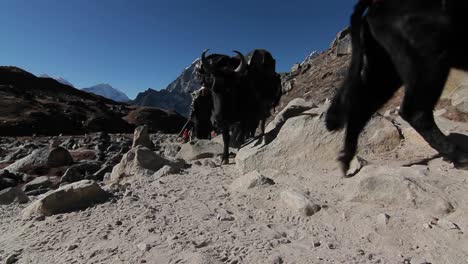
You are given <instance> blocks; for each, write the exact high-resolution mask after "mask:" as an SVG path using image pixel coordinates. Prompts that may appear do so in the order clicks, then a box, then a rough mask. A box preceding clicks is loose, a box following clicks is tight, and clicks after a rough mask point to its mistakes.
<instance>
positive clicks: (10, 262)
mask: <svg viewBox="0 0 468 264" xmlns="http://www.w3.org/2000/svg"><path fill="white" fill-rule="evenodd" d="M16 262H18V255H17V254H12V255H10V256H8V257H7V258H6V260H5V264H13V263H16Z"/></svg>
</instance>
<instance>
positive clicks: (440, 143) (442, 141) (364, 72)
mask: <svg viewBox="0 0 468 264" xmlns="http://www.w3.org/2000/svg"><path fill="white" fill-rule="evenodd" d="M366 10H367V13H366V14H364V13H365V12H366ZM467 14H468V1H466V0H361V1H359V2H358V3H357V4H356V6H355V10H354V13H353V15H352V17H351V38H352V50H353V53H352V59H351V65H350V67H349V72H348V76H347V79H346V81H345V82H344V83H343V85H342V87H341V88H340V89H339V91H338V92H337V94H336V95H335V97H334V98H333V100H332V104H331V106H330V108H329V110H328V112H327V115H326V126H327V128H328V129H329V130H330V131H336V130H339V129H341V128H343V127H344V126H345V125H346V136H345V143H344V149H343V150H342V152H341V154H340V156H339V158H338V160H339V162H340V163H341V166H342V170H343V172H344V173H346V171H347V170H348V169H349V164H350V162H351V160H352V159H353V157H354V155H355V153H356V150H357V143H358V137H359V134H360V133H361V131H362V129H363V128H364V126H365V125H366V124H367V122H368V120H369V119H370V117H371V116H372V115H373V114H374V113H375V112H376V111H377V110H378V109H379V108H380V107H381V106H382V105H383V104H385V102H387V101H388V100H389V99H390V98H391V97H392V95H393V94H394V93H395V91H397V89H398V88H399V87H400V86H401V85H404V86H405V96H404V99H403V102H402V105H401V108H400V115H401V116H402V117H403V118H404V119H405V120H406V121H407V122H408V123H409V124H410V125H411V126H412V127H413V128H414V129H415V130H416V131H417V132H418V133H419V134H420V135H421V136H423V137H424V139H425V140H426V141H427V142H428V143H429V144H430V145H431V147H433V148H434V149H435V150H437V151H438V152H439V153H440V154H441V155H442V156H443V157H445V158H447V159H448V160H450V161H452V162H454V164H455V165H456V166H458V165H463V164H466V163H467V162H468V154H467V153H465V152H463V151H462V150H461V149H459V148H458V147H457V145H456V144H454V143H453V142H451V141H450V140H449V138H448V137H447V136H446V135H444V134H443V133H442V132H441V131H440V129H439V128H438V127H437V125H436V124H435V122H434V116H433V109H434V106H435V105H436V103H437V101H438V99H439V97H440V95H441V93H442V90H443V87H444V84H445V82H446V80H447V76H448V73H449V70H450V68H458V69H462V70H468V51H467V47H468V41H467V35H466V29H467V27H468V16H467Z"/></svg>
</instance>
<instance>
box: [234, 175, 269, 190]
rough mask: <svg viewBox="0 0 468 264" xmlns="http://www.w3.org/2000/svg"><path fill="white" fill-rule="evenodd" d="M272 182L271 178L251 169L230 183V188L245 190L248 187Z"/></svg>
mask: <svg viewBox="0 0 468 264" xmlns="http://www.w3.org/2000/svg"><path fill="white" fill-rule="evenodd" d="M273 184H275V182H274V181H273V180H272V179H270V178H267V177H265V176H263V175H262V174H260V173H259V172H258V171H252V172H250V173H248V174H245V175H244V176H242V177H239V178H237V179H236V180H234V182H233V183H232V184H231V190H233V191H247V190H248V189H252V188H255V187H257V186H260V185H273Z"/></svg>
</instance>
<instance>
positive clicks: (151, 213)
mask: <svg viewBox="0 0 468 264" xmlns="http://www.w3.org/2000/svg"><path fill="white" fill-rule="evenodd" d="M325 108H326V106H323V107H319V108H314V107H313V105H312V104H311V103H308V102H305V101H304V100H302V99H296V100H293V101H292V102H291V103H290V104H289V105H288V106H287V107H285V108H284V110H283V111H282V112H281V113H279V114H278V115H277V116H276V118H275V120H273V121H272V122H271V123H270V125H269V127H268V129H267V131H268V133H267V138H266V143H265V144H261V143H260V142H259V141H257V140H253V141H252V142H250V143H249V144H247V145H246V146H244V147H243V148H242V149H241V150H240V151H239V152H238V153H237V155H236V157H235V158H233V159H232V160H231V164H229V165H226V166H219V165H218V164H219V157H218V155H219V154H220V153H221V150H222V145H221V144H220V143H219V141H218V140H213V141H198V142H192V143H185V144H183V143H180V142H178V141H177V140H176V138H175V137H174V136H171V135H163V134H151V135H148V133H147V131H146V129H145V128H138V129H137V130H136V131H135V135H134V140H133V143H132V137H131V135H110V136H108V137H107V136H106V135H105V134H100V135H88V136H82V137H74V138H67V137H60V138H28V139H22V140H17V139H13V138H3V139H2V141H1V148H2V149H3V150H4V151H2V154H1V158H2V159H3V161H2V164H3V165H2V167H4V169H3V171H2V172H1V178H0V180H1V181H0V183H1V184H3V185H2V188H1V189H2V190H0V203H1V204H3V205H0V259H1V260H0V261H1V262H2V263H171V264H172V263H174V264H175V263H191V264H202V263H271V264H278V263H406V264H407V263H412V264H423V263H454V264H455V263H456V264H459V263H466V262H467V261H468V237H467V235H466V232H468V223H467V221H466V219H467V217H468V193H467V192H466V190H467V189H468V182H467V180H468V172H466V171H464V170H460V169H455V168H453V165H452V164H450V163H448V162H445V161H443V160H442V159H441V158H437V157H436V156H435V154H436V153H435V152H434V151H433V150H432V149H431V148H430V147H429V146H428V145H427V144H426V143H425V142H424V141H423V140H422V139H421V138H420V137H419V135H418V134H417V133H416V132H415V131H414V130H412V129H411V128H410V127H409V126H408V125H407V124H406V123H405V122H404V121H402V120H401V119H400V118H399V117H397V116H395V115H393V114H392V112H390V113H389V114H388V115H386V116H380V115H378V116H375V117H374V118H373V120H372V121H371V123H370V124H369V126H368V127H367V129H366V131H365V133H364V134H363V137H362V138H361V141H360V146H361V148H360V151H359V158H358V159H356V160H355V161H354V162H353V168H352V170H353V172H354V174H353V175H349V176H350V177H348V178H343V177H342V175H341V173H340V171H339V170H338V168H337V164H336V163H335V157H336V153H337V151H338V150H339V148H340V147H341V137H342V134H341V133H336V134H329V133H328V132H326V131H325V128H324V127H323V111H324V109H325ZM437 122H438V123H439V125H441V127H442V128H443V129H444V132H446V133H453V132H458V133H462V134H467V133H468V125H466V124H465V123H457V122H454V121H449V120H447V119H444V118H443V117H438V118H437ZM452 138H453V140H458V141H460V143H463V142H466V139H465V138H464V137H463V136H460V135H457V134H452ZM72 139H73V140H72ZM49 140H52V142H49ZM71 141H73V142H71ZM72 143H73V144H72ZM33 146H35V147H33ZM57 148H63V151H62V150H61V151H59V152H57V151H56V150H55V151H53V149H57ZM33 149H39V150H41V149H47V150H48V151H45V150H42V151H36V152H34V151H32V150H33ZM51 149H52V150H51ZM233 151H234V150H233ZM56 152H57V153H59V154H60V155H50V153H56ZM14 153H16V154H15V155H16V156H15V155H13V154H14ZM38 153H42V154H41V155H42V156H41V155H39V154H38ZM67 154H69V156H71V158H72V160H71V162H69V160H68V159H67V158H64V157H68V155H67ZM34 155H36V156H35V157H36V158H34V159H31V156H34ZM37 155H39V156H37ZM44 155H45V156H47V155H48V156H47V160H48V161H47V162H42V161H41V160H43V159H40V158H39V157H43V156H44ZM51 156H54V158H53V159H52V158H51ZM28 157H29V158H28ZM21 160H22V161H21ZM28 160H29V161H28ZM31 160H33V161H31ZM51 160H53V161H54V162H55V163H54V162H52V163H51V162H50V161H51ZM20 161H21V162H20ZM82 164H87V165H86V166H85V165H82ZM92 164H95V166H93V165H92ZM80 166H81V167H80ZM8 168H9V169H10V171H8V173H6V172H5V170H8ZM70 168H74V169H71V171H72V172H73V173H72V172H70V171H69V170H70ZM79 168H81V169H79ZM13 169H14V170H13ZM66 171H69V172H68V174H67V173H66ZM98 172H99V173H98ZM65 175H67V177H65V178H64V176H65ZM15 179H16V180H15ZM38 179H39V180H38ZM34 181H36V182H35V183H34ZM31 182H32V183H31ZM8 184H10V185H11V186H9V185H8ZM7 185H8V186H7ZM25 186H29V187H27V189H26V187H25ZM7 192H8V193H9V194H8V195H5V193H7Z"/></svg>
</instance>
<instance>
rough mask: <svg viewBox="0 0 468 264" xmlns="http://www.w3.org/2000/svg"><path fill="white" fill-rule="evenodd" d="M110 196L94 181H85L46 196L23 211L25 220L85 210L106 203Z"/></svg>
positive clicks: (69, 185) (66, 186)
mask: <svg viewBox="0 0 468 264" xmlns="http://www.w3.org/2000/svg"><path fill="white" fill-rule="evenodd" d="M108 197H109V194H108V193H107V192H105V191H104V190H102V189H101V187H99V185H98V184H97V183H96V182H94V181H89V180H83V181H79V182H75V183H71V184H68V185H65V186H62V187H60V188H59V189H57V190H55V191H52V192H49V193H47V194H45V195H44V196H43V197H42V198H40V199H39V200H37V201H35V202H33V203H32V204H30V205H29V206H28V207H26V208H25V209H24V211H23V218H25V219H27V218H30V217H31V216H34V215H45V216H49V215H54V214H60V213H66V212H70V211H74V210H79V209H84V208H87V207H90V206H92V205H94V204H96V203H100V202H103V201H105V200H106V199H107V198H108Z"/></svg>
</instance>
